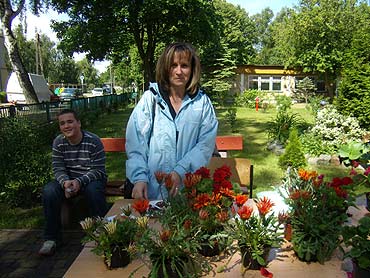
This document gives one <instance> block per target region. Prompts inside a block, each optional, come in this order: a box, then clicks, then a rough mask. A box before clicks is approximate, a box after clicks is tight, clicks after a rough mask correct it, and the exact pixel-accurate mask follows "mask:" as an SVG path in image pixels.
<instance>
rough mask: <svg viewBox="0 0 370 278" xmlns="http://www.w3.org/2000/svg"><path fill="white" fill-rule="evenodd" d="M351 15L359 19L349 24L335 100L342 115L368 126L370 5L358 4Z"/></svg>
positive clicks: (369, 114)
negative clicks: (350, 34)
mask: <svg viewBox="0 0 370 278" xmlns="http://www.w3.org/2000/svg"><path fill="white" fill-rule="evenodd" d="M355 15H356V17H357V18H358V20H359V21H360V24H358V28H353V30H352V31H353V39H352V41H351V46H350V47H349V48H348V50H347V52H346V55H345V56H344V69H343V71H342V78H341V82H340V86H339V90H338V92H339V93H338V98H337V99H336V101H335V104H336V107H337V108H338V111H341V113H342V114H343V115H346V116H354V117H356V118H357V119H358V121H359V123H360V125H361V126H362V127H365V128H369V127H370V49H369V45H370V25H369V21H370V7H369V6H368V5H367V4H362V5H360V6H359V7H358V8H357V9H356V11H355Z"/></svg>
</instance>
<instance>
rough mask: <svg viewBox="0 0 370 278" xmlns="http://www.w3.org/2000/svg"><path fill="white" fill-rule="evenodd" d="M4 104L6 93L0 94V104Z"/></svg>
mask: <svg viewBox="0 0 370 278" xmlns="http://www.w3.org/2000/svg"><path fill="white" fill-rule="evenodd" d="M5 102H6V92H0V103H5Z"/></svg>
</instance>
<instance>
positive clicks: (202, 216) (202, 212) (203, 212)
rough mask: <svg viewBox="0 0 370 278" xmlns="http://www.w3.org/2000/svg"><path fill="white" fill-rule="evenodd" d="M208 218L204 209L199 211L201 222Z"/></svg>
mask: <svg viewBox="0 0 370 278" xmlns="http://www.w3.org/2000/svg"><path fill="white" fill-rule="evenodd" d="M208 217H209V213H208V211H206V210H205V209H201V210H200V211H199V218H200V219H201V220H206V219H208Z"/></svg>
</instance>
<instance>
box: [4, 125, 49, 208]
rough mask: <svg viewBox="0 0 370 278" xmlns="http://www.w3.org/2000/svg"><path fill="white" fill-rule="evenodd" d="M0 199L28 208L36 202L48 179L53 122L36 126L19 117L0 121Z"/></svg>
mask: <svg viewBox="0 0 370 278" xmlns="http://www.w3.org/2000/svg"><path fill="white" fill-rule="evenodd" d="M0 126H1V133H0V145H1V148H0V157H1V158H2V159H1V161H0V180H1V185H0V200H2V201H3V202H6V203H8V204H10V205H12V206H19V207H30V206H32V205H34V204H37V203H39V201H40V193H41V192H40V190H41V188H42V187H43V186H44V185H45V184H46V183H47V182H48V181H50V179H51V177H52V173H51V157H50V149H49V147H48V148H46V147H45V146H50V145H51V142H52V138H53V136H54V134H55V130H56V129H55V128H56V126H55V125H50V126H46V127H45V126H38V125H36V124H34V123H33V122H31V121H28V120H26V119H23V118H11V119H9V118H4V119H1V122H0Z"/></svg>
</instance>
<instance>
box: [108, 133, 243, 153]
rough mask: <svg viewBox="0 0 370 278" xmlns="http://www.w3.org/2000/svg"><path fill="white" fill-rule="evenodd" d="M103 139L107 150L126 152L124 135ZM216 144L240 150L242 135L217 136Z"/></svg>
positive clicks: (241, 147) (220, 149)
mask: <svg viewBox="0 0 370 278" xmlns="http://www.w3.org/2000/svg"><path fill="white" fill-rule="evenodd" d="M101 141H102V143H103V146H104V150H105V151H106V152H125V151H126V148H125V143H126V139H125V138H123V137H119V138H118V137H117V138H101ZM216 145H217V149H218V150H219V151H234V150H237V151H240V150H242V149H243V137H242V136H217V137H216Z"/></svg>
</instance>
